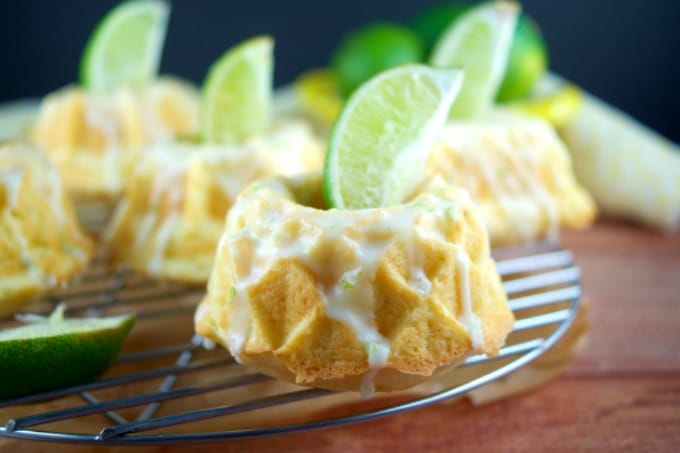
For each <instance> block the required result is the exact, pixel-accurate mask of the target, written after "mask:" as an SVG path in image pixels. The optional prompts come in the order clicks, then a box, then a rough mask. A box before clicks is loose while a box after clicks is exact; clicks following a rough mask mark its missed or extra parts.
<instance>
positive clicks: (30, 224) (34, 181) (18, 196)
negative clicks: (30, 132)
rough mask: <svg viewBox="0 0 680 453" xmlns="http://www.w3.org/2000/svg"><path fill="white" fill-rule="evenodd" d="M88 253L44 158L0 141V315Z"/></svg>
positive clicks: (61, 280)
mask: <svg viewBox="0 0 680 453" xmlns="http://www.w3.org/2000/svg"><path fill="white" fill-rule="evenodd" d="M92 252H93V243H92V241H91V240H90V239H89V238H88V237H87V236H86V235H85V234H84V232H83V231H82V229H81V228H80V226H79V224H78V221H77V219H76V217H75V213H74V211H73V207H72V205H71V202H70V200H69V199H68V197H67V194H66V191H65V190H64V188H63V186H62V183H61V179H60V178H59V175H58V174H57V171H56V170H55V169H54V167H53V166H52V164H51V163H50V162H49V161H48V159H47V158H46V157H45V156H44V155H43V154H42V153H41V152H40V150H38V149H36V148H35V147H32V146H30V145H26V144H19V143H16V144H15V143H5V144H2V145H0V318H2V317H5V316H9V315H11V314H13V313H15V312H16V311H18V310H19V309H21V308H22V307H24V306H25V305H27V304H28V303H30V302H31V301H32V300H34V299H36V298H37V297H38V296H41V295H44V294H45V293H47V292H49V291H51V290H54V289H56V288H58V287H60V286H61V285H64V284H65V283H67V282H68V281H69V280H71V279H73V278H74V277H76V276H77V275H78V273H79V272H81V271H83V270H84V269H85V267H86V266H87V265H88V263H89V261H90V257H91V256H92Z"/></svg>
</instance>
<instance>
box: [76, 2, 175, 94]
mask: <svg viewBox="0 0 680 453" xmlns="http://www.w3.org/2000/svg"><path fill="white" fill-rule="evenodd" d="M169 13H170V7H169V6H168V4H167V3H165V2H164V1H160V0H138V1H128V2H125V3H122V4H121V5H119V6H117V7H116V8H114V9H113V10H111V11H110V12H109V13H108V14H107V15H106V16H105V17H104V19H102V21H101V22H100V23H99V25H98V26H97V28H96V29H95V31H94V33H93V34H92V35H91V37H90V40H89V41H88V43H87V46H86V47H85V53H84V54H83V58H82V61H81V64H80V81H81V83H82V85H83V86H85V87H86V88H87V89H89V90H97V91H107V90H113V89H115V88H119V87H127V86H141V85H144V84H146V83H148V82H150V81H151V80H153V79H154V78H155V77H156V75H157V74H158V66H159V64H160V58H161V52H162V50H163V43H164V41H165V31H166V29H167V24H168V16H169Z"/></svg>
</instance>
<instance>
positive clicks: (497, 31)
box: [430, 1, 519, 118]
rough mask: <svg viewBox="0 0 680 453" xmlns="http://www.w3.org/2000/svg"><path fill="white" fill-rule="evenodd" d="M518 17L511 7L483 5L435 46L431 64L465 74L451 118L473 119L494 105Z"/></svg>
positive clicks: (454, 25) (501, 4)
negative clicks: (452, 68) (458, 70)
mask: <svg viewBox="0 0 680 453" xmlns="http://www.w3.org/2000/svg"><path fill="white" fill-rule="evenodd" d="M518 13H519V8H518V6H517V5H516V4H514V3H508V2H503V1H499V2H493V3H485V4H483V5H480V6H478V7H475V8H473V9H471V10H470V11H468V12H467V13H465V14H464V15H463V16H462V17H461V18H460V19H458V20H456V21H455V22H454V23H453V24H452V25H451V26H450V27H449V28H448V29H447V30H446V31H445V32H444V34H443V35H442V37H441V38H440V39H439V41H438V42H437V44H436V45H435V47H434V50H433V51H432V55H431V57H430V63H432V64H433V65H435V66H440V67H455V68H461V69H463V70H464V71H465V81H464V83H463V87H462V89H461V91H460V94H459V95H458V97H457V98H456V102H455V103H454V104H453V107H452V108H451V117H453V118H469V117H474V116H476V115H478V114H479V113H481V112H482V111H484V110H485V109H486V108H487V107H489V106H490V105H491V104H492V103H493V99H494V97H495V95H496V92H497V91H498V87H499V85H500V83H501V81H502V79H503V74H504V73H505V67H506V65H507V61H508V55H509V52H510V46H511V44H512V36H513V31H514V29H515V23H516V21H517V15H518Z"/></svg>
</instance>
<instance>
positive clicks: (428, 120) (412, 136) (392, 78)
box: [324, 64, 463, 209]
mask: <svg viewBox="0 0 680 453" xmlns="http://www.w3.org/2000/svg"><path fill="white" fill-rule="evenodd" d="M462 81H463V75H462V71H460V70H457V69H436V68H431V67H428V66H425V65H420V64H406V65H402V66H397V67H394V68H392V69H389V70H387V71H384V72H382V73H380V74H378V75H376V76H375V77H373V78H372V79H370V80H368V81H367V82H366V83H364V84H363V85H361V86H360V87H359V88H358V89H357V90H356V91H355V92H354V94H353V95H352V96H351V97H350V98H349V100H348V101H347V103H346V104H345V107H344V109H343V110H342V112H341V113H340V117H339V118H338V121H337V122H336V123H335V126H334V128H333V131H332V132H331V137H330V141H329V145H328V153H327V154H326V162H325V167H324V195H325V197H326V202H327V204H328V206H329V207H335V208H339V209H363V208H377V207H380V206H388V205H392V204H396V203H400V202H401V201H402V200H403V199H404V197H406V196H407V195H408V193H409V192H410V191H411V190H412V188H413V185H414V184H415V183H416V182H417V180H418V178H419V176H420V175H421V173H422V169H423V165H424V163H425V159H426V157H427V153H428V151H429V149H430V148H431V147H432V144H433V142H434V140H435V138H436V134H437V133H438V131H439V129H440V127H441V126H442V124H443V123H444V122H445V121H446V118H447V115H448V112H449V110H450V108H451V103H452V102H453V100H454V98H455V96H456V94H457V93H458V90H459V89H460V86H461V84H462Z"/></svg>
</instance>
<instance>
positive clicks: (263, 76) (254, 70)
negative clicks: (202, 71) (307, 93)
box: [200, 36, 274, 143]
mask: <svg viewBox="0 0 680 453" xmlns="http://www.w3.org/2000/svg"><path fill="white" fill-rule="evenodd" d="M273 48H274V41H273V40H272V38H270V37H269V36H258V37H256V38H251V39H249V40H247V41H245V42H243V43H241V44H239V45H237V46H236V47H234V48H232V49H230V50H228V51H227V52H226V53H225V54H224V55H222V56H221V57H220V58H219V60H217V62H215V63H214V64H213V65H212V67H211V68H210V70H209V71H208V76H207V77H206V80H205V81H204V82H203V87H202V89H201V106H200V115H201V116H200V120H201V124H200V129H201V135H202V137H203V140H204V141H206V142H209V143H239V142H242V141H244V140H246V139H247V138H249V137H251V136H253V135H257V134H261V133H262V132H264V131H265V129H266V128H267V126H268V124H269V112H270V106H271V98H272V60H273V58H272V50H273Z"/></svg>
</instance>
